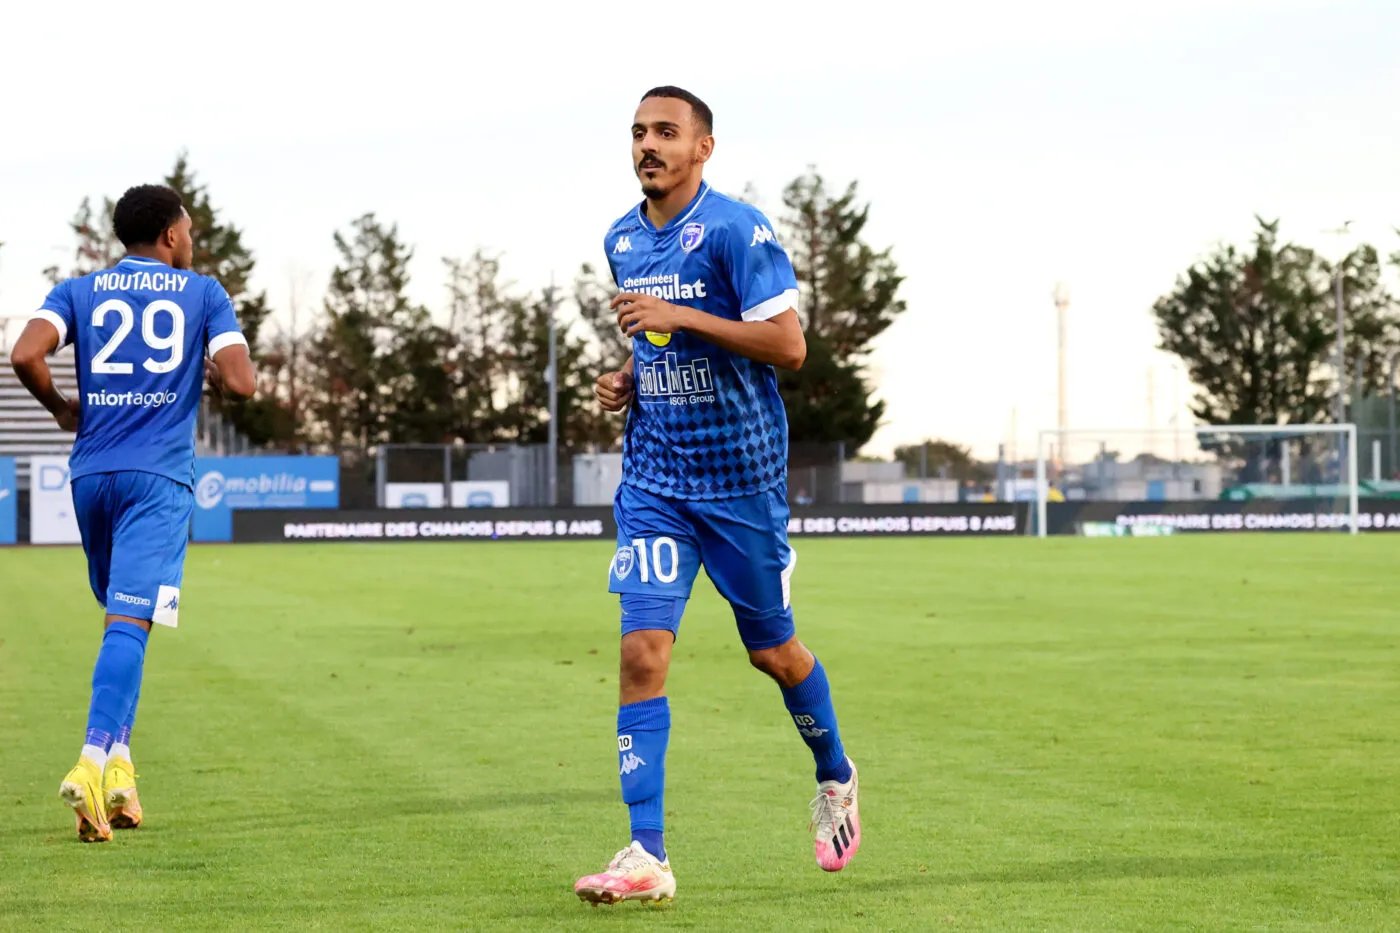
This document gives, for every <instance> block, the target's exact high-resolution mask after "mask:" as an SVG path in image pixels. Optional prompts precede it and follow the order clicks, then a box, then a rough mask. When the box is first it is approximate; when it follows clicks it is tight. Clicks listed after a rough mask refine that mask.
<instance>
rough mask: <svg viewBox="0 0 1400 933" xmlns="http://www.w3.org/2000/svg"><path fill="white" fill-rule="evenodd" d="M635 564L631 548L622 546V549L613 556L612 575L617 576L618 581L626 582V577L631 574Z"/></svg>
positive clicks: (634, 556) (635, 558) (635, 560)
mask: <svg viewBox="0 0 1400 933" xmlns="http://www.w3.org/2000/svg"><path fill="white" fill-rule="evenodd" d="M636 563H637V556H636V554H635V553H634V552H633V551H632V548H631V546H630V545H623V546H622V547H620V548H618V549H617V553H616V554H614V555H613V566H612V569H613V573H614V574H615V575H616V576H617V578H618V579H619V580H626V579H627V577H628V576H629V575H630V574H631V573H632V568H633V566H635V565H636Z"/></svg>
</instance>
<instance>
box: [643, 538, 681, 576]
mask: <svg viewBox="0 0 1400 933" xmlns="http://www.w3.org/2000/svg"><path fill="white" fill-rule="evenodd" d="M632 550H633V552H634V553H636V555H637V572H638V573H639V574H640V577H639V579H640V580H641V581H642V582H643V583H650V582H651V577H652V574H655V575H656V582H657V583H674V582H675V579H676V575H677V574H679V573H680V571H681V555H680V551H679V549H677V547H676V541H675V539H674V538H667V537H661V538H652V540H651V548H650V550H651V559H650V560H648V559H647V550H648V548H647V541H646V539H645V538H634V539H632Z"/></svg>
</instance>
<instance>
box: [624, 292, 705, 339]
mask: <svg viewBox="0 0 1400 933" xmlns="http://www.w3.org/2000/svg"><path fill="white" fill-rule="evenodd" d="M609 307H611V308H612V309H613V310H614V311H616V312H617V326H618V327H620V328H622V332H623V333H624V334H626V335H627V336H628V337H635V336H637V335H638V334H641V333H645V332H648V331H650V332H651V333H653V334H675V333H678V332H680V331H681V330H683V329H684V328H685V319H686V315H687V314H689V313H690V310H691V309H690V308H684V307H681V306H680V305H673V304H671V303H670V302H669V301H665V300H663V299H661V298H657V297H656V296H655V295H642V294H638V293H636V292H623V293H622V294H620V295H618V296H617V297H616V298H614V299H613V300H612V303H611V304H610V305H609Z"/></svg>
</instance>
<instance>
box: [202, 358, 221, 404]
mask: <svg viewBox="0 0 1400 933" xmlns="http://www.w3.org/2000/svg"><path fill="white" fill-rule="evenodd" d="M204 378H205V379H206V380H207V381H208V382H209V388H211V389H213V390H214V394H215V395H218V396H221V397H222V396H223V394H224V377H223V376H221V375H220V374H219V367H218V366H217V365H216V364H215V363H214V361H213V360H211V359H206V360H205V361H204Z"/></svg>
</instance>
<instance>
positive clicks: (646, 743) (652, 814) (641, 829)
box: [617, 697, 671, 861]
mask: <svg viewBox="0 0 1400 933" xmlns="http://www.w3.org/2000/svg"><path fill="white" fill-rule="evenodd" d="M670 738H671V705H670V704H669V703H668V702H667V700H666V698H665V697H656V698H655V699H652V700H643V701H642V702H640V703H629V704H627V705H626V706H624V707H621V708H620V709H619V710H618V711H617V763H618V774H619V775H620V776H621V778H622V802H623V803H625V804H627V810H628V813H629V815H630V816H631V819H632V838H633V839H634V840H636V841H637V842H640V843H641V844H642V848H644V849H646V850H647V851H648V852H650V853H651V854H652V855H654V856H656V857H657V858H659V859H661V860H662V861H665V859H666V846H665V844H664V843H663V842H662V831H663V830H664V829H665V828H666V826H665V820H664V817H665V810H664V808H663V806H662V794H663V791H664V790H665V789H666V743H667V742H668V741H669V740H670Z"/></svg>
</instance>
